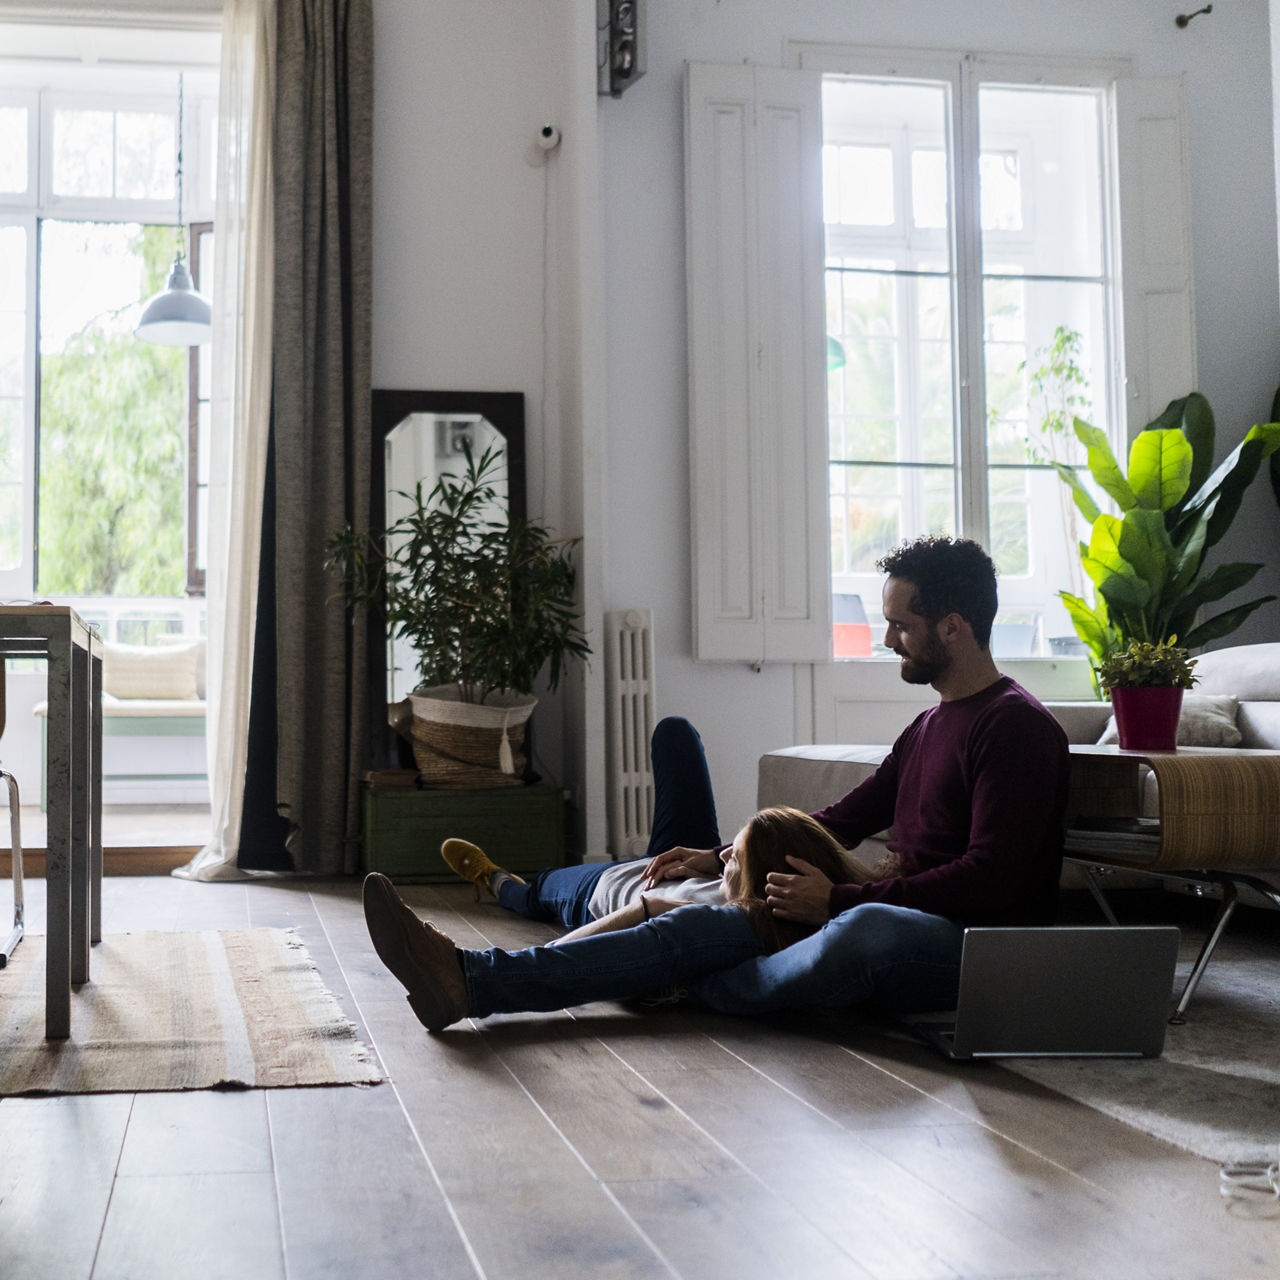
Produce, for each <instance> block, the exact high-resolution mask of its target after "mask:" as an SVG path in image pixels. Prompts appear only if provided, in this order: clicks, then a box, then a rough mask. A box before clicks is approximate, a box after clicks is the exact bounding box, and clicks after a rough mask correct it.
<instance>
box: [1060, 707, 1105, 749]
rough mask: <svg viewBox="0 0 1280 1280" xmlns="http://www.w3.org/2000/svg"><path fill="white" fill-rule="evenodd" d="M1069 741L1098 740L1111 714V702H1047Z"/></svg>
mask: <svg viewBox="0 0 1280 1280" xmlns="http://www.w3.org/2000/svg"><path fill="white" fill-rule="evenodd" d="M1044 705H1045V707H1046V708H1047V709H1048V711H1050V712H1051V713H1052V715H1053V718H1054V719H1055V720H1057V722H1058V723H1059V724H1060V725H1061V726H1062V728H1063V731H1064V732H1065V733H1066V735H1067V741H1068V742H1081V743H1085V742H1097V741H1098V739H1099V738H1100V737H1102V731H1103V730H1104V729H1105V728H1106V727H1107V720H1108V718H1109V717H1110V715H1111V703H1109V702H1046V703H1045V704H1044Z"/></svg>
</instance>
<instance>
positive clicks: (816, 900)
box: [765, 854, 835, 924]
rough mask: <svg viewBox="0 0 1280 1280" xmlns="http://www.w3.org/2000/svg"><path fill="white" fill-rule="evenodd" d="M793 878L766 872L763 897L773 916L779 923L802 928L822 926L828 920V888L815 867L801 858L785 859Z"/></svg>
mask: <svg viewBox="0 0 1280 1280" xmlns="http://www.w3.org/2000/svg"><path fill="white" fill-rule="evenodd" d="M787 862H788V863H790V865H791V866H793V867H795V869H796V874H795V875H793V876H789V875H787V874H786V873H785V872H782V871H770V872H769V878H768V881H767V883H766V886H765V896H766V898H767V900H768V903H769V907H770V909H771V910H772V911H773V914H774V915H775V916H777V917H778V918H779V919H781V920H798V921H800V922H801V923H802V924H826V922H827V921H828V920H830V919H831V887H832V885H833V884H834V883H835V881H834V880H828V879H827V877H826V876H825V875H823V873H822V872H821V871H819V870H818V868H817V867H815V866H814V865H813V863H811V862H806V861H805V860H804V859H803V858H793V857H792V856H791V855H790V854H788V855H787Z"/></svg>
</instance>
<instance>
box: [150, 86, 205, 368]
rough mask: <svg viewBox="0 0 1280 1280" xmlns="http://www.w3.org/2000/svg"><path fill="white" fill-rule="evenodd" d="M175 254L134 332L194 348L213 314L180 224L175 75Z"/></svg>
mask: <svg viewBox="0 0 1280 1280" xmlns="http://www.w3.org/2000/svg"><path fill="white" fill-rule="evenodd" d="M177 176H178V251H177V253H176V254H175V255H174V259H173V266H172V267H170V268H169V283H168V284H167V285H165V287H164V289H163V290H161V292H159V293H157V294H156V295H155V297H154V298H152V299H151V300H150V301H149V302H148V303H147V304H146V306H144V307H143V308H142V318H141V319H140V320H139V321H138V327H137V328H136V329H135V330H134V331H133V332H134V336H135V337H139V338H141V339H143V341H145V342H158V343H160V344H161V345H163V346H166V347H195V346H200V345H202V344H203V343H206V342H208V341H210V340H211V339H212V337H213V314H212V312H211V311H210V310H209V304H208V303H207V302H206V301H205V300H204V299H203V298H202V297H201V296H200V295H199V294H198V293H197V292H196V288H195V285H194V284H193V283H192V281H191V272H190V271H188V270H187V262H186V248H185V244H184V238H185V235H186V228H185V226H184V224H183V221H182V75H181V73H179V75H178V174H177Z"/></svg>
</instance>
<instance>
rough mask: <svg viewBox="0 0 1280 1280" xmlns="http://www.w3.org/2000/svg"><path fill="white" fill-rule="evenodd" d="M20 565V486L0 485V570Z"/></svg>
mask: <svg viewBox="0 0 1280 1280" xmlns="http://www.w3.org/2000/svg"><path fill="white" fill-rule="evenodd" d="M21 563H22V486H21V485H20V484H5V485H0V569H16V568H17V567H18V566H19V565H20V564H21Z"/></svg>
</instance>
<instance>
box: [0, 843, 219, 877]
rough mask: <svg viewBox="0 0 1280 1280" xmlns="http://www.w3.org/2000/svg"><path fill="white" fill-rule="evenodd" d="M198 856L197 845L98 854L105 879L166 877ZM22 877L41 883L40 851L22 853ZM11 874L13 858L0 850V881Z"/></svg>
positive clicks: (41, 864) (163, 846) (41, 863)
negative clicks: (100, 857) (106, 877)
mask: <svg viewBox="0 0 1280 1280" xmlns="http://www.w3.org/2000/svg"><path fill="white" fill-rule="evenodd" d="M199 852H200V846H199V845H150V846H147V847H143V848H137V849H131V848H112V849H104V850H103V851H102V874H103V875H105V876H167V875H168V874H169V873H170V872H171V871H172V870H173V869H174V868H175V867H181V866H183V865H184V864H186V863H188V862H190V861H191V859H192V858H194V857H195V856H196V854H197V853H199ZM22 872H23V875H25V876H28V877H30V878H31V879H35V880H42V879H44V850H43V849H24V850H23V851H22ZM12 874H13V856H12V854H11V853H10V852H9V850H8V849H4V850H0V878H5V879H7V878H8V877H9V876H11V875H12Z"/></svg>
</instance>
